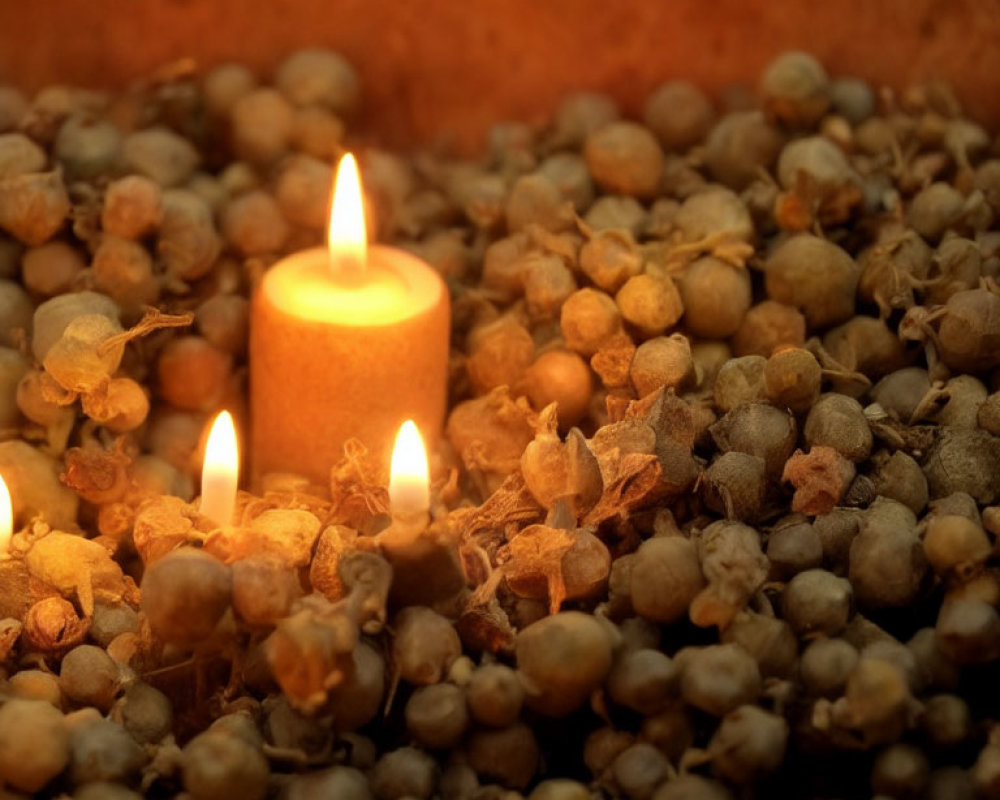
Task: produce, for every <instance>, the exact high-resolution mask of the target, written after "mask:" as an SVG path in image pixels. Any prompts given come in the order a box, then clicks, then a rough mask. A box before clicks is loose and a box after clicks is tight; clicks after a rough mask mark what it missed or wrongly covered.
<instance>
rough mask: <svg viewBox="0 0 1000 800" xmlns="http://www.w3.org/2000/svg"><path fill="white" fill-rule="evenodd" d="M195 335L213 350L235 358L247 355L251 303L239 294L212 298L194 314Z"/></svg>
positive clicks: (220, 295)
mask: <svg viewBox="0 0 1000 800" xmlns="http://www.w3.org/2000/svg"><path fill="white" fill-rule="evenodd" d="M194 319H195V324H196V325H197V326H198V332H199V333H200V334H201V335H202V336H203V337H205V340H206V341H207V342H208V343H209V344H211V345H212V346H213V347H216V348H218V349H219V350H221V351H222V352H224V353H230V354H232V355H234V356H238V355H241V354H242V353H244V352H245V351H246V346H247V345H246V339H247V336H246V333H247V326H248V324H249V320H250V301H249V300H247V299H246V298H245V297H243V296H242V295H238V294H215V295H212V296H211V297H209V298H208V299H207V300H206V301H205V302H204V303H202V304H201V305H200V306H198V308H197V309H196V311H195V314H194Z"/></svg>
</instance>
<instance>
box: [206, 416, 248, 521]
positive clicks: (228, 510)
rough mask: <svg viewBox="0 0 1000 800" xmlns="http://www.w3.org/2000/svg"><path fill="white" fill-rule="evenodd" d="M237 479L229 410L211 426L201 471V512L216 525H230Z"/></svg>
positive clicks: (236, 457)
mask: <svg viewBox="0 0 1000 800" xmlns="http://www.w3.org/2000/svg"><path fill="white" fill-rule="evenodd" d="M239 477H240V454H239V448H238V447H237V444H236V427H235V426H234V425H233V418H232V415H230V413H229V412H228V411H223V412H222V413H221V414H219V415H218V416H217V417H216V418H215V421H214V422H213V423H212V430H211V431H210V432H209V434H208V443H207V444H206V445H205V462H204V465H203V466H202V470H201V513H202V514H203V515H204V516H206V517H208V518H209V519H211V520H213V521H214V522H215V523H216V524H218V525H231V524H232V522H233V510H234V509H235V508H236V486H237V484H238V482H239Z"/></svg>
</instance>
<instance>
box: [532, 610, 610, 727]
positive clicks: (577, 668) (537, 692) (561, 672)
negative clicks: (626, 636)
mask: <svg viewBox="0 0 1000 800" xmlns="http://www.w3.org/2000/svg"><path fill="white" fill-rule="evenodd" d="M516 655H517V670H518V673H519V675H520V677H521V680H522V683H523V684H524V688H525V695H526V702H527V704H528V706H530V707H531V708H533V709H535V710H536V711H538V712H539V713H541V714H544V715H545V716H551V717H562V716H565V715H566V714H568V713H570V712H571V711H573V710H574V709H576V708H578V707H579V706H580V705H582V704H583V702H584V701H585V700H586V699H587V697H589V696H590V694H591V692H593V691H595V690H596V689H597V688H598V687H599V686H600V685H601V683H602V682H603V681H604V679H605V678H606V677H607V674H608V671H609V670H610V669H611V638H610V636H609V634H608V632H607V631H606V630H605V628H604V625H603V624H602V623H601V622H599V621H598V620H597V619H596V618H594V617H593V616H591V615H590V614H584V613H582V612H580V611H561V612H559V613H557V614H553V615H551V616H548V617H543V618H542V619H540V620H538V621H537V622H533V623H532V624H530V625H528V626H527V627H525V628H524V629H523V630H521V631H520V632H519V633H518V635H517V643H516Z"/></svg>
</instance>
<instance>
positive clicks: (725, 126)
mask: <svg viewBox="0 0 1000 800" xmlns="http://www.w3.org/2000/svg"><path fill="white" fill-rule="evenodd" d="M783 143H784V138H783V137H782V135H781V133H780V132H779V131H778V130H777V129H776V128H775V127H774V126H773V125H771V124H770V123H769V122H768V121H767V119H766V118H765V117H764V114H763V112H761V111H733V112H730V113H728V114H726V115H725V116H723V117H722V118H720V119H719V121H718V122H717V123H716V124H715V126H714V127H713V128H712V130H711V131H710V132H709V134H708V138H707V139H706V140H705V165H706V166H707V167H708V171H709V173H711V175H712V177H713V178H715V179H716V180H717V181H719V182H720V183H724V184H725V185H726V186H728V187H729V188H730V189H734V190H736V191H739V190H741V189H744V188H746V186H748V185H749V184H750V183H752V182H753V181H755V180H757V179H758V178H759V176H760V170H762V169H764V170H770V169H771V167H772V166H773V165H774V162H775V160H776V159H777V158H778V153H780V152H781V147H782V145H783Z"/></svg>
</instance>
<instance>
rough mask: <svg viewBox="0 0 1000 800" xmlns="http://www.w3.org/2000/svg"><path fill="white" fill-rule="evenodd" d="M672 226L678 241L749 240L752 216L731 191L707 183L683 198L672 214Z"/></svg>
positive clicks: (752, 228)
mask: <svg viewBox="0 0 1000 800" xmlns="http://www.w3.org/2000/svg"><path fill="white" fill-rule="evenodd" d="M672 222H673V227H674V228H676V230H677V231H678V232H679V233H680V234H681V237H682V241H685V242H701V241H703V240H705V239H708V240H710V241H711V240H722V241H726V242H730V243H733V242H747V243H749V242H752V241H753V240H754V226H753V219H752V218H751V216H750V212H749V211H748V210H747V207H746V204H745V203H744V202H743V200H742V199H740V196H739V195H738V194H736V193H735V192H734V191H732V190H730V189H727V188H725V187H724V186H718V185H714V184H709V185H707V186H706V187H705V188H702V189H699V190H698V191H696V192H695V193H694V194H692V195H691V196H690V197H688V198H686V199H685V200H684V202H683V203H682V204H681V206H680V208H678V209H677V212H676V213H675V214H674V216H673V220H672Z"/></svg>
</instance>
